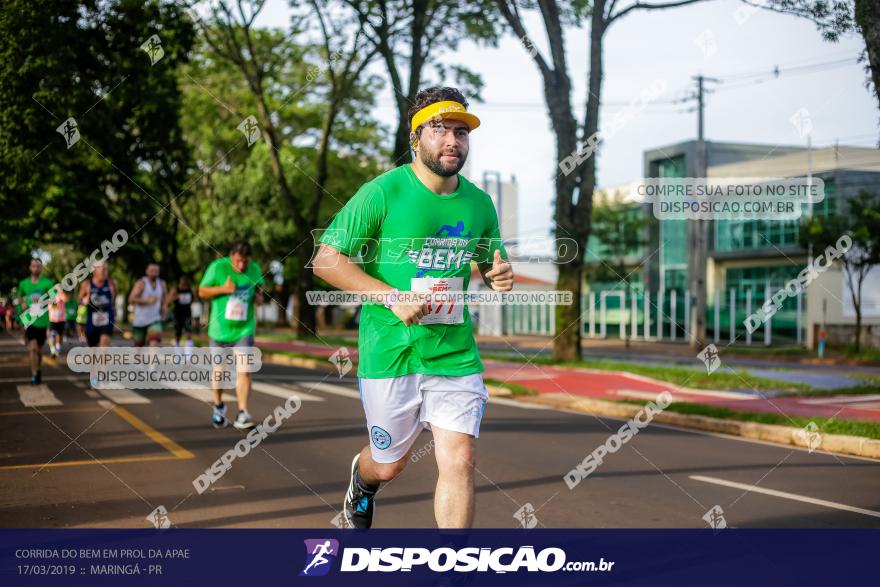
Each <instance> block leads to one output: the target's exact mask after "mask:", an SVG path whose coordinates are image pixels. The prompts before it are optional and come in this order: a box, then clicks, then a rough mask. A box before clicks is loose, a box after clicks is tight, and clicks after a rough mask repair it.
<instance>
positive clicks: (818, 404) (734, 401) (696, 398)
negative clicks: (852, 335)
mask: <svg viewBox="0 0 880 587" xmlns="http://www.w3.org/2000/svg"><path fill="white" fill-rule="evenodd" d="M257 341H258V346H259V347H260V348H262V349H264V350H271V351H286V352H293V353H299V354H303V355H309V356H312V357H320V358H326V359H328V360H329V358H330V357H331V356H332V355H333V354H334V353H335V352H337V350H338V348H339V347H335V346H327V345H321V344H315V343H305V342H299V341H291V342H279V341H269V340H266V339H261V338H260V337H259V336H258V337H257ZM346 348H347V349H348V358H349V359H351V361H352V362H353V363H356V362H357V348H356V347H355V346H350V347H346ZM481 348H484V346H483V345H481ZM484 352H485V349H484ZM490 352H491V351H490ZM533 352H534V351H533ZM483 363H484V365H485V367H486V370H485V372H484V373H483V376H484V377H486V378H488V379H495V380H498V381H504V382H508V383H515V384H517V385H521V386H523V387H526V388H528V389H530V390H533V391H535V392H537V393H538V394H541V395H544V394H560V393H563V394H566V395H567V396H569V397H582V398H592V399H602V400H613V401H621V400H649V401H650V400H654V399H656V397H657V395H658V394H660V393H661V392H663V391H667V392H669V393H670V394H672V396H673V401H676V402H690V403H699V404H703V405H709V406H716V407H723V408H728V409H732V410H737V411H744V412H761V413H771V414H782V415H786V416H792V417H803V418H811V417H820V418H837V419H843V420H866V421H873V422H880V390H878V394H877V395H829V396H827V397H817V396H811V397H764V396H762V395H760V394H758V393H756V392H740V391H720V390H719V391H713V390H696V389H687V388H681V387H678V386H676V385H673V384H671V383H666V382H663V381H658V380H655V379H651V378H648V377H643V376H640V375H633V374H631V373H626V372H620V371H599V370H591V369H572V368H563V367H554V366H548V365H535V364H531V363H521V362H513V361H509V362H508V361H495V360H484V361H483Z"/></svg>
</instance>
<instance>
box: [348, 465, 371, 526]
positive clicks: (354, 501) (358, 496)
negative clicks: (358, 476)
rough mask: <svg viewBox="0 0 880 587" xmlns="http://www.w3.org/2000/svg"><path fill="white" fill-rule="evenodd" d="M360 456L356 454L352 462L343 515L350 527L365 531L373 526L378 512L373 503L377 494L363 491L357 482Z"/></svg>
mask: <svg viewBox="0 0 880 587" xmlns="http://www.w3.org/2000/svg"><path fill="white" fill-rule="evenodd" d="M360 456H361V455H360V453H358V454H356V455H355V456H354V459H352V461H351V480H349V482H348V492H347V493H346V494H345V503H344V504H343V505H342V514H343V516H345V519H346V521H347V522H348V525H349V526H350V527H352V528H358V529H361V530H364V529H367V528H369V527H370V526H372V525H373V514H374V513H375V511H376V506H375V504H374V503H373V501H374V499H375V497H376V494H375V493H365V492H363V491H361V489H360V488H359V487H358V485H357V482H355V471H357V464H358V459H359V458H360Z"/></svg>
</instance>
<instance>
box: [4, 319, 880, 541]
mask: <svg viewBox="0 0 880 587" xmlns="http://www.w3.org/2000/svg"><path fill="white" fill-rule="evenodd" d="M23 351H24V348H23V347H22V346H21V345H20V344H19V343H18V342H17V341H14V340H12V339H10V338H8V337H7V336H6V335H5V334H4V335H3V337H2V341H0V526H3V527H150V526H151V525H152V523H151V521H150V520H148V519H147V516H148V515H150V514H151V512H153V511H154V510H155V509H156V508H158V507H160V506H162V507H164V509H165V511H167V517H168V519H169V520H170V521H171V523H173V524H174V525H176V526H179V527H212V528H214V527H278V528H303V527H312V528H321V527H325V528H329V527H331V525H332V523H333V519H334V517H336V515H337V514H338V512H339V508H340V505H341V501H342V496H343V493H344V491H345V489H346V486H347V482H348V467H349V464H350V461H351V458H352V456H353V455H354V453H355V452H356V451H357V450H358V449H359V448H360V447H362V446H363V445H364V444H366V442H367V432H366V428H365V423H364V417H363V412H362V410H361V405H360V401H359V399H358V392H357V383H356V381H355V380H354V379H352V378H344V379H340V378H338V377H337V376H336V374H335V373H331V374H329V375H328V374H327V373H325V372H318V371H309V370H305V369H297V368H292V367H281V366H272V365H265V366H264V367H263V369H262V370H261V371H260V373H259V374H257V376H256V378H255V380H256V381H258V382H259V383H260V385H258V390H256V391H255V392H254V393H253V397H252V399H251V406H250V409H251V412H252V413H253V415H254V417H255V418H256V419H257V420H262V419H263V418H264V417H265V416H266V415H268V414H269V413H271V412H272V410H274V409H275V408H276V407H277V406H279V405H282V404H283V403H284V401H285V399H284V398H285V397H286V396H287V395H288V394H290V393H298V394H300V396H301V397H302V398H303V399H304V400H305V401H303V403H302V407H301V409H300V410H299V411H298V412H297V413H295V414H294V415H293V416H292V417H290V418H289V419H288V420H287V421H286V422H285V423H284V424H283V426H282V427H281V428H280V429H278V430H277V431H276V432H275V433H274V434H272V435H270V436H269V437H268V438H267V439H266V440H265V441H263V442H262V443H261V444H260V445H259V446H258V447H256V448H254V449H253V450H252V451H251V452H250V453H249V454H248V455H247V456H245V457H241V458H236V459H235V461H234V462H233V464H232V467H231V469H230V470H229V471H228V472H226V474H225V475H224V476H223V477H222V478H221V479H220V480H218V481H217V482H216V483H215V484H214V485H213V486H212V487H211V488H210V489H209V490H207V491H205V492H204V493H202V494H198V493H197V492H196V491H195V489H194V487H193V484H192V482H193V479H194V478H195V477H197V476H198V475H199V474H201V473H203V472H204V471H205V469H206V468H208V467H209V466H210V465H211V464H212V463H213V462H214V461H215V460H217V459H218V458H220V456H221V455H222V454H223V453H224V452H226V451H227V450H229V449H231V448H233V446H234V445H235V443H236V442H237V441H238V440H239V439H241V438H242V436H243V433H241V432H240V431H237V430H235V429H234V428H231V427H230V428H226V429H222V430H214V429H213V428H212V427H211V426H210V408H209V407H208V405H207V404H206V403H205V401H204V400H203V399H201V398H199V397H193V396H192V395H186V394H184V393H181V392H177V391H163V390H144V391H138V392H136V393H130V394H121V395H120V394H110V395H112V396H113V397H112V399H114V400H115V402H116V403H113V402H111V401H109V399H108V398H107V397H105V396H106V395H107V394H101V393H98V392H96V391H94V390H92V389H90V388H89V386H88V381H87V379H86V377H85V376H83V375H82V374H75V373H73V372H71V371H70V370H69V369H68V368H67V367H66V366H65V365H64V364H63V360H62V361H61V362H60V364H58V365H56V366H51V365H46V366H45V367H44V384H45V385H46V389H47V390H48V392H49V393H48V394H46V393H43V392H40V391H34V390H28V389H27V387H28V386H29V371H28V368H27V366H26V363H25V355H24V354H23ZM316 384H317V385H316ZM20 386H24V387H20ZM25 401H27V402H29V403H30V402H34V401H35V402H36V403H41V404H43V405H38V406H32V407H28V406H26V405H25V403H24V402H25ZM230 407H233V408H234V403H233V404H232V405H231V406H230ZM231 412H232V413H234V410H231ZM622 423H623V422H622V421H620V420H615V419H612V418H598V417H593V416H589V415H583V414H575V413H566V412H560V411H556V410H547V409H535V408H528V407H523V406H518V405H515V404H513V403H512V402H510V401H505V400H493V401H492V402H491V403H490V405H489V406H488V407H487V409H486V413H485V418H484V420H483V425H482V430H481V437H480V439H479V440H478V443H477V446H478V460H477V476H476V486H477V489H476V491H477V514H476V521H475V525H476V526H477V527H509V528H515V527H519V526H520V525H521V519H522V518H518V517H516V514H517V512H518V511H521V508H525V511H529V512H533V514H532V515H531V516H526V517H525V520H526V521H527V522H528V523H535V524H537V525H539V526H544V527H548V528H553V527H590V528H687V527H693V528H700V527H706V526H707V522H706V521H705V520H704V519H703V516H704V515H705V514H706V513H707V512H708V511H709V510H710V509H712V508H715V506H720V513H721V515H722V516H723V518H724V521H725V523H726V524H727V526H729V527H880V492H878V491H877V489H878V487H880V462H878V461H871V460H866V459H857V458H851V457H842V456H835V455H830V454H824V453H819V452H813V453H809V452H808V451H806V450H801V449H795V448H791V447H782V446H776V445H771V444H766V443H758V442H754V441H744V440H740V439H736V438H732V437H724V436H719V435H712V434H703V433H697V432H691V431H684V430H676V429H672V428H666V427H662V426H655V425H650V426H648V427H647V428H645V429H644V430H642V431H641V433H639V434H638V435H637V436H635V437H634V438H633V439H632V440H631V441H630V442H629V443H628V444H625V445H624V446H623V448H621V449H620V450H619V451H618V452H616V453H614V454H611V455H608V456H607V457H606V458H605V459H604V462H603V463H602V465H601V466H600V467H599V468H598V469H597V470H596V472H595V473H593V474H592V475H591V476H590V477H589V478H587V479H586V480H584V481H583V482H582V483H580V484H579V485H578V486H576V487H575V488H574V489H573V490H569V488H568V486H567V485H566V484H565V482H564V481H563V475H564V474H565V473H566V472H568V471H569V470H570V469H572V468H574V467H575V465H576V464H577V463H579V462H581V461H582V460H583V459H584V457H586V456H587V455H588V454H589V453H590V452H592V451H593V450H594V449H595V448H596V447H598V446H599V445H601V444H603V443H604V442H605V441H606V439H607V438H608V437H609V435H610V434H611V433H612V432H614V431H616V430H617V429H618V428H620V426H621V425H622ZM430 440H431V437H430V434H429V433H428V432H424V433H422V435H421V436H420V437H419V438H418V439H417V441H416V443H415V445H414V446H415V448H416V449H417V450H419V449H421V452H422V454H423V456H422V457H421V458H418V459H414V461H415V462H411V463H410V465H409V466H408V468H407V470H406V471H405V472H404V474H403V475H402V476H401V477H399V478H398V479H396V480H394V481H392V482H391V483H388V484H386V485H385V486H383V488H382V490H381V493H380V494H379V496H378V498H377V499H378V501H377V518H376V523H375V527H433V525H434V515H433V506H432V496H433V488H434V483H435V481H436V469H435V463H434V459H433V455H432V451H431V448H432V446H431V443H430ZM715 511H716V512H718V510H715ZM717 519H719V518H717V517H716V520H717Z"/></svg>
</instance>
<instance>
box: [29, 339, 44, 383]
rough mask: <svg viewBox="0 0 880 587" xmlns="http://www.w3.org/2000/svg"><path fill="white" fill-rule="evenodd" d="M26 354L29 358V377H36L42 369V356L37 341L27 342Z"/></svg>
mask: <svg viewBox="0 0 880 587" xmlns="http://www.w3.org/2000/svg"><path fill="white" fill-rule="evenodd" d="M28 354H30V356H31V375H36V374H37V373H39V372H40V367H42V361H43V354H42V353H41V352H40V345H39V344H37V341H35V340H31V341H30V342H28Z"/></svg>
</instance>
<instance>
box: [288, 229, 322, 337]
mask: <svg viewBox="0 0 880 587" xmlns="http://www.w3.org/2000/svg"><path fill="white" fill-rule="evenodd" d="M312 252H313V251H312V249H311V248H310V247H306V246H301V247H299V249H298V250H297V259H298V263H299V265H298V267H299V268H300V270H299V271H297V273H296V280H295V283H294V287H293V293H294V298H295V302H294V307H293V315H294V316H293V317H294V320H295V321H296V335H297V336H298V337H300V338H304V337H306V336H316V335H317V334H318V332H317V322H316V320H315V306H312V305H310V304H309V302H308V299H307V298H306V292H307V291H309V290H311V289H314V286H315V274H314V272H312V270H311V269H308V268H307V265H308V263H309V261H310V260H311V258H312Z"/></svg>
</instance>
